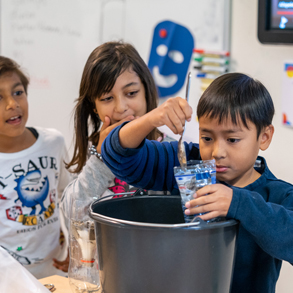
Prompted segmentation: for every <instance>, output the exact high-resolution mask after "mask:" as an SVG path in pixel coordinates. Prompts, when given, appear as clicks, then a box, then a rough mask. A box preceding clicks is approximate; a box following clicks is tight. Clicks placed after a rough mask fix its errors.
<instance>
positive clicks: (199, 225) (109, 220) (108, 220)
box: [89, 195, 238, 230]
mask: <svg viewBox="0 0 293 293" xmlns="http://www.w3.org/2000/svg"><path fill="white" fill-rule="evenodd" d="M112 196H113V195H111V197H112ZM109 197H110V196H109ZM147 197H150V196H135V197H132V198H136V199H139V198H147ZM156 197H160V198H161V197H164V198H168V197H174V196H172V195H162V196H156V195H152V196H151V198H156ZM126 198H128V197H120V198H111V199H108V200H107V201H116V200H123V199H126ZM104 200H105V198H100V199H98V200H95V201H94V202H92V203H91V204H90V206H89V216H90V218H91V219H93V220H95V221H97V222H99V223H103V224H108V225H114V226H116V225H119V226H123V227H137V228H153V229H155V228H163V229H180V228H193V230H194V229H196V230H205V229H216V228H224V227H227V226H234V225H237V224H238V221H236V220H234V219H229V220H227V219H225V220H224V221H214V222H206V221H204V220H202V219H201V218H199V217H195V220H194V222H190V223H181V224H158V223H156V224H155V223H144V222H137V221H129V220H121V219H118V218H113V217H108V216H104V215H102V214H99V213H95V212H94V211H93V206H94V205H95V204H96V203H98V202H103V201H104Z"/></svg>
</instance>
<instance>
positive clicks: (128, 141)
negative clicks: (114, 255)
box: [102, 73, 293, 293]
mask: <svg viewBox="0 0 293 293" xmlns="http://www.w3.org/2000/svg"><path fill="white" fill-rule="evenodd" d="M191 114H192V109H191V108H190V106H189V105H188V104H187V102H186V101H185V100H183V99H181V98H174V99H169V100H167V102H165V103H164V104H162V105H161V106H160V107H158V108H157V109H154V110H153V111H151V112H149V113H147V114H146V115H144V116H142V117H140V118H138V119H136V120H134V121H132V122H130V123H127V124H123V125H121V126H119V127H117V128H115V129H114V130H113V131H112V132H111V133H110V134H109V136H108V137H107V138H106V140H105V141H104V143H103V145H102V155H103V159H104V162H105V163H106V164H107V165H108V166H109V168H110V169H111V170H112V172H113V173H114V174H115V175H116V176H117V177H118V178H120V179H122V180H125V181H126V182H128V183H129V184H132V185H135V186H138V187H142V188H145V189H151V190H169V191H171V192H172V191H173V190H174V189H175V188H177V185H176V181H175V178H174V173H173V167H174V166H178V165H179V162H178V159H177V146H178V144H177V142H171V143H167V142H166V143H158V142H155V141H149V140H146V139H145V137H146V135H147V134H148V133H149V132H150V131H151V130H152V129H154V128H155V127H159V126H162V125H167V126H168V127H169V128H170V129H171V130H172V131H173V132H174V133H175V134H178V133H182V131H183V127H184V124H185V120H187V121H190V119H191ZM273 115H274V105H273V102H272V99H271V97H270V94H269V93H268V91H267V90H266V88H265V87H264V86H263V85H262V84H261V83H260V82H259V81H256V80H254V79H252V78H250V77H248V76H246V75H244V74H240V73H229V74H225V75H223V76H220V77H218V78H217V79H216V80H215V81H213V82H212V84H211V85H210V86H209V87H208V88H207V90H206V91H205V92H204V94H203V95H202V97H201V99H200V101H199V104H198V107H197V116H198V119H199V145H197V144H192V143H190V144H187V143H185V147H186V154H187V159H188V160H192V159H202V160H210V159H215V161H216V170H217V180H218V181H219V183H217V184H214V185H208V186H205V187H203V188H201V189H200V190H198V191H197V192H196V193H195V194H194V199H193V200H191V201H190V202H188V203H187V204H186V208H187V209H186V211H185V213H186V214H191V215H192V214H199V213H205V214H204V215H202V216H200V217H201V218H202V219H204V220H209V219H212V218H214V217H226V218H227V219H231V218H233V219H236V220H238V221H239V222H240V227H239V234H238V242H237V252H236V259H235V268H234V276H233V282H232V289H231V292H233V293H241V292H243V293H244V292H245V293H247V292H259V293H265V292H275V286H276V282H277V279H278V277H279V272H280V269H281V264H282V260H286V261H288V262H290V263H293V186H292V185H291V184H289V183H286V182H284V181H282V180H279V179H277V178H276V177H275V176H274V175H273V174H272V173H271V172H270V170H269V169H268V167H267V164H266V161H265V159H264V158H262V157H258V152H259V150H263V151H264V150H266V149H267V148H268V147H269V145H270V143H271V140H272V137H273V133H274V127H273V125H272V119H273ZM256 161H258V162H259V164H258V166H256V164H255V162H256ZM223 269H225V268H223Z"/></svg>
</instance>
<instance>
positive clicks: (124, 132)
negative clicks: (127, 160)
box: [119, 97, 192, 148]
mask: <svg viewBox="0 0 293 293" xmlns="http://www.w3.org/2000/svg"><path fill="white" fill-rule="evenodd" d="M191 115H192V108H191V107H190V106H189V104H188V103H187V102H186V101H185V100H184V99H182V98H179V97H177V98H170V99H168V100H167V101H166V102H165V103H163V104H162V105H161V106H159V107H158V108H156V109H154V110H152V111H150V112H149V113H147V114H145V115H143V116H142V117H140V118H138V119H135V120H134V121H132V122H131V123H128V124H126V125H125V126H124V127H122V128H121V130H120V132H119V141H120V144H121V146H122V147H124V148H137V147H138V146H139V145H140V144H141V142H142V141H143V140H144V138H145V137H146V136H147V135H148V134H149V133H150V132H151V131H152V130H153V129H155V128H156V127H160V126H163V125H166V126H168V127H169V128H170V129H171V130H172V131H173V132H174V133H175V134H180V133H182V131H183V128H184V124H185V121H186V120H187V121H190V120H191Z"/></svg>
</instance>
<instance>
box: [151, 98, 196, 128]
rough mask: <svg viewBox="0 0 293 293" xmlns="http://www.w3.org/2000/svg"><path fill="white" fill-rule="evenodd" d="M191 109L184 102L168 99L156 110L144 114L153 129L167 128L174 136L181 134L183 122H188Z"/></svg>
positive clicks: (182, 100) (180, 99)
mask: <svg viewBox="0 0 293 293" xmlns="http://www.w3.org/2000/svg"><path fill="white" fill-rule="evenodd" d="M191 115H192V108H191V107H190V106H189V104H188V103H187V101H186V100H184V99H182V98H180V97H177V98H169V99H168V100H167V101H166V102H164V103H163V104H162V105H160V106H159V107H158V108H156V109H154V110H153V111H151V112H149V113H147V114H146V117H148V119H149V123H150V124H151V125H153V127H160V126H163V125H166V126H168V127H169V128H170V129H171V130H172V131H173V132H174V133H175V134H181V133H182V132H183V129H184V125H185V120H187V121H190V120H191Z"/></svg>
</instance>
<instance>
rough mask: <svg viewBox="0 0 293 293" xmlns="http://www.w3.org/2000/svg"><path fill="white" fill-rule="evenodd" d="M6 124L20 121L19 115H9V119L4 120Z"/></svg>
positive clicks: (14, 123)
mask: <svg viewBox="0 0 293 293" xmlns="http://www.w3.org/2000/svg"><path fill="white" fill-rule="evenodd" d="M6 122H7V123H8V124H12V125H16V124H19V123H20V122H21V116H14V117H11V118H10V119H8V120H6Z"/></svg>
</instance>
